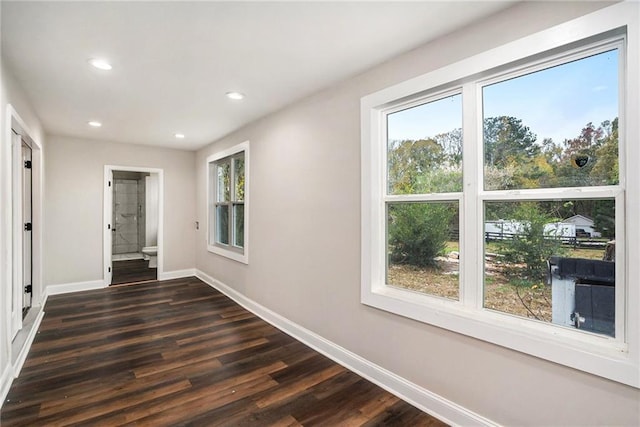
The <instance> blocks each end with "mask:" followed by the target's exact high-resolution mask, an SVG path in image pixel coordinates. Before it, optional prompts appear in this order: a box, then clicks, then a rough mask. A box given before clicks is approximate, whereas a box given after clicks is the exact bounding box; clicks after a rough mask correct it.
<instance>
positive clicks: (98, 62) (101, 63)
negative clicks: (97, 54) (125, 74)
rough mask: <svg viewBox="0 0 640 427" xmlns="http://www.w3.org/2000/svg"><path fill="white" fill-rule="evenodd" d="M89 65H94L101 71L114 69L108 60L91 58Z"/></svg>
mask: <svg viewBox="0 0 640 427" xmlns="http://www.w3.org/2000/svg"><path fill="white" fill-rule="evenodd" d="M89 64H91V65H93V66H94V67H96V68H97V69H99V70H105V71H109V70H110V69H112V68H113V67H112V66H111V64H109V63H108V62H107V61H106V60H104V59H99V58H91V59H90V60H89Z"/></svg>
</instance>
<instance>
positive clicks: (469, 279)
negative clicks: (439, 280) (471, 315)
mask: <svg viewBox="0 0 640 427" xmlns="http://www.w3.org/2000/svg"><path fill="white" fill-rule="evenodd" d="M478 93H479V89H478V88H477V86H476V85H475V84H474V83H468V84H465V85H464V86H463V87H462V126H463V128H462V135H463V142H462V178H463V194H462V205H461V206H460V216H461V218H460V220H461V221H460V224H461V230H460V269H461V271H460V302H461V303H462V304H463V305H464V306H467V307H473V308H479V307H481V306H482V281H481V280H478V277H482V263H481V260H480V258H481V256H480V254H482V252H483V249H482V244H483V242H482V240H481V239H480V236H481V235H482V233H481V232H480V230H481V229H482V215H480V213H481V206H479V205H480V204H481V201H480V198H479V197H478V192H479V190H480V188H481V187H480V186H481V185H482V166H481V165H482V150H481V147H482V117H481V116H482V114H481V112H482V109H481V106H480V102H481V99H480V97H479V96H478Z"/></svg>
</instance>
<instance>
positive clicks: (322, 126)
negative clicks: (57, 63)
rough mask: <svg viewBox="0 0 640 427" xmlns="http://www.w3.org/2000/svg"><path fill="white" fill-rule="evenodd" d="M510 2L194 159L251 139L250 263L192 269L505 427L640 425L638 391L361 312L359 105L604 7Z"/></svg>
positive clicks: (202, 178) (204, 255)
mask: <svg viewBox="0 0 640 427" xmlns="http://www.w3.org/2000/svg"><path fill="white" fill-rule="evenodd" d="M602 6H603V4H599V3H587V2H568V3H557V2H553V3H552V2H532V3H524V4H519V5H517V6H515V7H513V8H511V9H509V10H507V11H504V12H502V13H500V14H499V15H496V16H494V17H492V18H490V19H487V20H485V21H483V22H481V23H478V24H476V25H472V26H469V27H467V28H465V29H464V30H461V31H459V32H456V33H453V34H450V35H448V36H446V37H443V38H441V39H439V40H436V41H434V42H432V43H430V44H428V45H425V46H423V47H422V48H419V49H417V50H415V51H412V52H409V53H407V54H405V55H402V56H400V57H398V58H396V59H394V60H392V61H389V62H387V63H385V64H382V65H380V66H378V67H376V68H374V69H372V70H371V71H369V72H367V73H364V74H362V75H359V76H356V77H354V78H352V79H350V80H348V81H346V82H343V83H342V84H340V85H337V86H335V87H332V88H328V89H327V90H325V91H322V92H320V93H317V94H316V95H314V96H312V97H310V98H307V99H304V100H302V101H300V102H298V103H296V104H295V105H293V106H291V107H289V108H287V109H284V110H283V111H280V112H278V113H276V114H273V115H271V116H269V117H266V118H264V119H262V120H259V121H257V122H255V123H253V124H250V125H249V126H246V127H245V128H243V129H241V130H239V131H237V132H235V133H233V134H231V135H229V136H227V137H225V138H223V139H221V140H220V141H217V142H215V143H214V144H212V145H210V146H208V147H206V148H204V149H202V150H200V151H199V152H198V156H197V163H196V166H197V217H198V220H199V221H200V222H201V224H205V221H206V195H205V189H206V169H205V163H206V157H207V156H209V155H210V154H212V153H213V152H215V151H219V150H221V149H224V148H227V147H229V146H232V145H234V144H237V143H239V142H242V141H245V140H250V141H251V186H252V187H251V216H250V218H251V219H250V224H249V229H250V238H251V242H250V244H251V262H250V264H249V265H243V264H240V263H237V262H235V261H231V260H228V259H225V258H222V257H220V256H217V255H214V254H212V253H209V252H208V251H207V249H206V233H205V229H206V227H201V229H200V231H198V232H197V241H196V248H197V252H196V267H197V268H198V269H200V270H202V271H203V272H204V273H206V274H208V275H210V276H212V277H214V278H215V279H217V280H220V281H221V282H223V283H225V284H227V285H229V286H231V287H232V288H233V289H235V290H237V291H238V292H240V293H242V294H244V295H245V296H247V297H248V298H250V299H252V300H254V301H256V302H257V303H259V304H262V305H263V306H265V307H267V308H269V309H271V310H273V311H275V312H277V313H279V314H280V315H282V316H284V317H286V318H288V319H290V320H291V321H293V322H295V323H297V324H299V325H301V326H303V327H305V328H307V329H309V330H311V331H313V332H315V333H317V334H319V335H321V336H322V337H324V338H326V339H328V340H330V341H332V342H334V343H336V344H338V345H340V346H342V347H344V348H346V349H348V350H350V351H352V352H354V353H356V354H358V355H360V356H362V357H364V358H365V359H368V360H369V361H371V362H373V363H375V364H378V365H380V366H382V367H383V368H386V369H388V370H389V371H391V372H393V373H395V374H398V375H400V376H402V377H404V378H406V379H407V380H409V381H411V382H413V383H415V384H418V385H419V386H421V387H424V388H426V389H428V390H430V391H432V392H434V393H437V394H438V395H440V396H443V397H444V398H446V399H449V400H450V401H453V402H456V403H457V404H459V405H461V406H463V407H465V408H467V409H469V410H471V411H474V412H476V413H477V414H480V415H482V416H484V417H487V418H488V419H490V420H493V421H495V422H497V423H500V424H504V425H604V424H606V425H639V424H640V391H639V390H637V389H634V388H632V387H627V386H624V385H620V384H618V383H614V382H612V381H608V380H605V379H602V378H600V377H595V376H592V375H590V374H586V373H583V372H580V371H577V370H573V369H570V368H566V367H563V366H560V365H556V364H553V363H550V362H546V361H544V360H541V359H537V358H535V357H531V356H528V355H525V354H522V353H518V352H515V351H511V350H508V349H505V348H502V347H498V346H495V345H492V344H489V343H486V342H483V341H479V340H475V339H472V338H469V337H466V336H462V335H458V334H455V333H452V332H448V331H445V330H442V329H438V328H435V327H432V326H430V325H427V324H423V323H419V322H415V321H412V320H409V319H406V318H403V317H400V316H396V315H393V314H390V313H387V312H384V311H379V310H376V309H373V308H370V307H367V306H364V305H362V304H361V303H360V246H359V245H360V98H361V97H362V96H364V95H367V94H369V93H372V92H375V91H377V90H380V89H383V88H385V87H387V86H390V85H392V84H396V83H399V82H401V81H404V80H406V79H409V78H411V77H414V76H417V75H420V74H424V73H426V72H428V71H431V70H434V69H437V68H440V67H442V66H444V65H447V64H450V63H453V62H456V61H458V60H461V59H463V58H465V57H469V56H471V55H473V54H476V53H480V52H483V51H486V50H488V49H491V48H493V47H496V46H499V45H501V44H504V43H506V42H509V41H512V40H515V39H517V38H520V37H523V36H525V35H528V34H531V33H533V32H535V31H539V30H542V29H545V28H548V27H551V26H553V25H555V24H558V23H561V22H564V21H566V20H569V19H571V18H574V17H577V16H580V15H583V14H585V13H588V12H590V11H592V10H595V9H597V8H600V7H602Z"/></svg>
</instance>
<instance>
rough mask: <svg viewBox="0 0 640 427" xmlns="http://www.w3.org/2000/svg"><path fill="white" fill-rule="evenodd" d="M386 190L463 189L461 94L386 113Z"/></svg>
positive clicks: (430, 191)
mask: <svg viewBox="0 0 640 427" xmlns="http://www.w3.org/2000/svg"><path fill="white" fill-rule="evenodd" d="M387 159H388V164H387V168H388V177H389V178H388V182H387V191H388V193H389V194H427V193H447V192H458V191H462V95H459V94H458V95H453V96H449V97H447V98H443V99H440V100H437V101H433V102H429V103H427V104H423V105H419V106H417V107H413V108H408V109H406V110H403V111H398V112H397V113H393V114H389V115H388V116H387Z"/></svg>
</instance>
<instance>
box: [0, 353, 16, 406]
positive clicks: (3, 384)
mask: <svg viewBox="0 0 640 427" xmlns="http://www.w3.org/2000/svg"><path fill="white" fill-rule="evenodd" d="M13 378H14V376H13V368H12V367H11V363H10V362H7V366H5V367H4V370H3V371H2V374H1V375H0V399H2V400H0V408H2V404H4V401H5V400H6V399H7V394H9V390H10V389H11V384H13Z"/></svg>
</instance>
